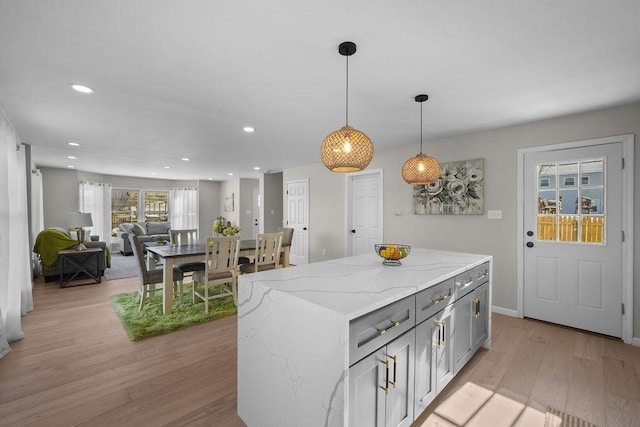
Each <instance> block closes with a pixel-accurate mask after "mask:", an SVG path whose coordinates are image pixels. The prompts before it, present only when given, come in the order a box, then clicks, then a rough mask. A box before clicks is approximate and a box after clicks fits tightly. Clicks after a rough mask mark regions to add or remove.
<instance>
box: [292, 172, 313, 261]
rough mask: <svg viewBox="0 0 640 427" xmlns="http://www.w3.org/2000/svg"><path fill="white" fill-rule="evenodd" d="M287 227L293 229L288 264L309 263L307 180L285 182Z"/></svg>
mask: <svg viewBox="0 0 640 427" xmlns="http://www.w3.org/2000/svg"><path fill="white" fill-rule="evenodd" d="M287 227H290V228H293V240H292V241H291V249H290V250H289V262H290V263H291V264H293V265H301V264H308V263H309V229H308V228H309V180H308V179H301V180H299V181H288V182H287Z"/></svg>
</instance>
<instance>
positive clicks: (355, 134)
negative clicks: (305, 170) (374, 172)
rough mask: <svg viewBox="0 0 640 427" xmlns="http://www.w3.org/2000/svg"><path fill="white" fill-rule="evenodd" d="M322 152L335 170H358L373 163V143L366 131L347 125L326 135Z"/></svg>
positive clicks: (323, 157)
mask: <svg viewBox="0 0 640 427" xmlns="http://www.w3.org/2000/svg"><path fill="white" fill-rule="evenodd" d="M320 154H321V155H322V163H323V164H324V165H325V166H326V167H327V168H328V169H329V170H332V171H333V172H358V171H361V170H363V169H364V168H366V167H367V166H368V165H369V163H371V159H372V158H373V143H372V142H371V140H370V139H369V137H368V136H367V135H366V134H365V133H364V132H361V131H359V130H357V129H354V128H352V127H351V126H348V125H347V126H343V127H342V128H340V129H339V130H337V131H335V132H331V133H330V134H329V135H327V136H326V138H325V139H324V141H323V142H322V146H321V147H320Z"/></svg>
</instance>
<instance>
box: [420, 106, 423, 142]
mask: <svg viewBox="0 0 640 427" xmlns="http://www.w3.org/2000/svg"><path fill="white" fill-rule="evenodd" d="M422 104H423V102H421V103H420V154H422Z"/></svg>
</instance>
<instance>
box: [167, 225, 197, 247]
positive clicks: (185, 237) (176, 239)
mask: <svg viewBox="0 0 640 427" xmlns="http://www.w3.org/2000/svg"><path fill="white" fill-rule="evenodd" d="M169 241H170V242H171V245H173V246H187V245H195V244H196V243H198V230H197V229H196V228H188V229H183V230H173V229H172V230H169Z"/></svg>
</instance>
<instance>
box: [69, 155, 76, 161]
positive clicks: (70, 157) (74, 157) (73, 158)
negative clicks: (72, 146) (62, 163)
mask: <svg viewBox="0 0 640 427" xmlns="http://www.w3.org/2000/svg"><path fill="white" fill-rule="evenodd" d="M67 159H71V160H75V159H76V156H67Z"/></svg>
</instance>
